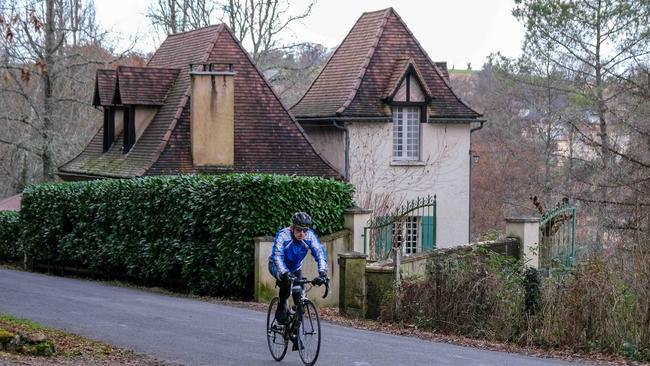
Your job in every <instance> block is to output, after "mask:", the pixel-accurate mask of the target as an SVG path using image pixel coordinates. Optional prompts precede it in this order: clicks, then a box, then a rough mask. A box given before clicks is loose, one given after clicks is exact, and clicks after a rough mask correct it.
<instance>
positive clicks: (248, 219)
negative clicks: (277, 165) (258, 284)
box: [21, 174, 353, 297]
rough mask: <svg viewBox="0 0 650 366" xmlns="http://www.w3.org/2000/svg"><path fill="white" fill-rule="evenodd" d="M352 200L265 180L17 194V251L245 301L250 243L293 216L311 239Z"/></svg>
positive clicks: (293, 181) (327, 185)
mask: <svg viewBox="0 0 650 366" xmlns="http://www.w3.org/2000/svg"><path fill="white" fill-rule="evenodd" d="M352 193H353V188H352V186H351V185H349V184H347V183H342V182H337V181H333V180H326V179H322V178H311V177H289V176H279V175H265V174H228V175H216V176H207V175H187V176H170V177H147V178H139V179H132V180H101V181H92V182H73V183H63V184H41V185H35V186H31V187H29V188H28V189H27V190H25V192H24V193H23V197H22V211H21V214H22V219H23V230H24V236H23V245H24V246H25V250H26V251H27V252H28V254H29V255H30V256H31V257H32V258H33V259H34V260H35V261H36V262H40V263H43V262H45V263H48V264H50V265H74V266H81V267H85V268H89V269H91V270H94V271H100V272H102V273H107V274H110V273H124V274H126V275H127V276H130V277H132V278H134V279H138V280H141V281H144V282H146V283H160V282H165V281H166V280H178V279H180V280H182V281H183V282H184V283H186V284H187V286H188V288H189V289H190V291H192V292H193V293H196V294H201V295H206V294H207V295H219V296H234V297H250V296H251V295H252V291H253V261H254V258H253V254H254V244H253V237H255V236H261V235H274V234H275V232H276V231H277V230H278V229H279V228H281V227H284V226H287V225H288V224H289V221H290V218H291V214H292V213H293V212H295V211H298V210H304V211H307V212H309V214H310V215H312V217H313V218H314V230H315V231H316V232H317V233H320V234H329V233H332V232H335V231H338V230H341V229H342V228H343V212H344V210H345V209H346V208H348V207H349V206H351V204H352Z"/></svg>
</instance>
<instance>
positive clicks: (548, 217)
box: [539, 202, 576, 269]
mask: <svg viewBox="0 0 650 366" xmlns="http://www.w3.org/2000/svg"><path fill="white" fill-rule="evenodd" d="M539 260H540V267H542V268H546V269H550V268H557V267H560V266H573V265H575V262H576V207H575V206H573V205H571V204H569V203H568V202H566V203H563V204H561V205H558V206H557V207H556V208H554V209H552V210H549V211H547V212H545V213H544V214H543V215H542V218H541V220H540V223H539Z"/></svg>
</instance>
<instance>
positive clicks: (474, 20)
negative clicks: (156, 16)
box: [96, 0, 524, 69]
mask: <svg viewBox="0 0 650 366" xmlns="http://www.w3.org/2000/svg"><path fill="white" fill-rule="evenodd" d="M152 1H155V0H138V1H134V0H96V8H97V18H98V21H99V23H100V25H101V26H103V27H104V28H105V29H109V30H111V31H112V32H113V34H114V35H115V37H118V38H119V39H121V41H120V43H119V46H120V48H124V47H126V45H127V44H128V41H129V39H132V38H134V37H135V36H137V37H138V41H137V43H136V49H138V50H140V51H143V52H151V51H154V50H155V49H156V47H157V46H158V45H159V44H160V43H161V42H162V40H163V39H164V38H161V36H159V35H156V34H155V32H154V31H153V30H152V28H151V26H150V25H149V19H147V18H146V16H145V14H146V11H147V7H148V6H149V4H150V3H151V2H152ZM294 3H295V6H296V12H299V11H301V10H303V9H304V7H305V4H306V1H305V0H294V1H292V4H294ZM513 6H514V0H445V1H441V0H392V1H390V0H372V1H369V0H365V1H360V0H318V1H317V3H316V5H315V6H314V8H313V11H312V14H311V16H310V17H309V18H307V19H305V20H304V21H302V22H301V23H300V24H295V25H294V26H293V27H292V29H291V30H289V31H288V32H285V34H284V35H283V39H284V40H285V41H286V42H291V41H300V42H315V43H320V44H323V45H325V46H327V47H335V46H336V45H338V44H339V43H341V41H342V40H343V38H344V37H345V35H346V34H347V33H348V31H349V30H350V28H352V26H353V25H354V23H355V22H356V20H357V19H358V18H359V16H361V14H362V13H363V12H365V11H373V10H379V9H384V8H387V7H393V8H394V9H395V10H396V11H397V13H398V14H399V15H400V16H401V17H402V19H403V20H404V22H406V24H407V25H408V27H409V28H410V29H411V32H413V34H414V35H415V37H416V38H417V39H418V40H419V41H420V44H422V46H423V47H424V49H425V50H426V51H427V53H428V54H429V56H431V58H432V59H433V60H434V61H447V63H448V65H449V68H452V67H453V66H455V67H456V68H457V69H465V68H466V67H467V63H468V62H471V64H472V68H474V69H477V68H480V67H481V65H482V64H483V63H484V62H485V60H486V57H487V56H488V55H489V54H490V53H495V52H497V51H500V52H501V53H502V54H504V55H506V56H511V57H516V56H519V55H520V49H521V45H522V42H523V34H524V31H523V26H522V25H520V24H519V23H518V22H517V21H516V20H515V19H514V17H513V16H512V15H511V10H512V8H513Z"/></svg>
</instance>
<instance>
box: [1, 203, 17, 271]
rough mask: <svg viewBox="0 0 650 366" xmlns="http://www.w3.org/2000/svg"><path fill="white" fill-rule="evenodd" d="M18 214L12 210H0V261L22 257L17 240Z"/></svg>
mask: <svg viewBox="0 0 650 366" xmlns="http://www.w3.org/2000/svg"><path fill="white" fill-rule="evenodd" d="M19 236H20V215H19V214H18V212H13V211H0V262H2V261H15V260H19V259H22V251H21V249H20V245H19V242H18V237H19Z"/></svg>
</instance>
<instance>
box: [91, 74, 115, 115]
mask: <svg viewBox="0 0 650 366" xmlns="http://www.w3.org/2000/svg"><path fill="white" fill-rule="evenodd" d="M116 78H117V76H116V73H115V70H112V69H110V70H108V69H99V70H97V74H96V77H95V95H94V96H93V105H94V106H100V105H101V106H110V105H113V95H114V94H115V80H116Z"/></svg>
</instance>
